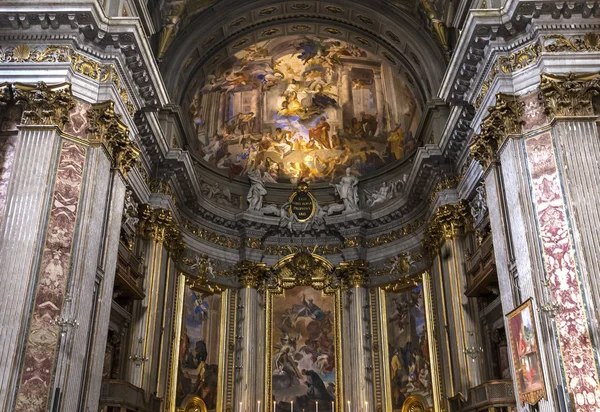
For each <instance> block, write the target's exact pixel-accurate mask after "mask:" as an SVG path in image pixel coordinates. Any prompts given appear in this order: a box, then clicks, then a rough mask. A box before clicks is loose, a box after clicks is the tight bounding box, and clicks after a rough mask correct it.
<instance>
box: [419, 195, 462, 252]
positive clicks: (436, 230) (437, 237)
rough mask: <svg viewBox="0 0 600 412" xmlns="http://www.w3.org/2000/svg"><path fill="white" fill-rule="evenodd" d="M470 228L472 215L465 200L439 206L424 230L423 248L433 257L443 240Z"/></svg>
mask: <svg viewBox="0 0 600 412" xmlns="http://www.w3.org/2000/svg"><path fill="white" fill-rule="evenodd" d="M471 230H473V217H472V216H471V209H470V206H469V203H468V202H467V201H466V200H461V201H460V202H458V203H456V204H448V205H444V206H440V207H438V208H437V210H436V212H435V214H434V215H433V219H432V220H431V222H430V223H429V226H428V227H427V229H426V231H425V236H424V237H423V249H425V250H426V251H427V252H428V253H429V256H431V257H433V256H435V255H436V254H437V252H438V250H439V248H440V246H441V245H442V244H443V242H444V241H445V240H451V239H455V238H457V237H460V236H463V235H464V234H466V233H468V232H469V231H471Z"/></svg>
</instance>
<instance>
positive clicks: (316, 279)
mask: <svg viewBox="0 0 600 412" xmlns="http://www.w3.org/2000/svg"><path fill="white" fill-rule="evenodd" d="M284 259H286V258H284ZM288 259H289V260H290V261H291V262H292V264H293V263H294V262H298V261H299V260H301V259H307V261H309V260H310V261H311V262H323V261H324V259H322V258H321V259H322V261H319V260H316V259H317V257H313V256H310V255H308V254H306V255H304V254H298V255H295V256H294V257H293V258H288ZM319 266H320V265H318V264H317V265H316V270H315V271H314V273H312V274H309V273H306V276H304V277H303V276H302V275H299V276H297V277H296V276H294V272H293V270H292V269H290V266H288V267H284V268H283V270H281V271H280V274H281V275H280V277H279V278H278V280H277V284H276V286H275V287H271V288H269V289H268V290H267V320H268V322H267V348H268V350H267V359H266V361H267V376H268V377H267V381H268V384H267V393H266V396H265V399H270V402H269V404H268V407H269V408H275V409H276V410H277V411H282V412H287V411H292V409H293V410H295V411H302V410H304V411H305V412H315V411H316V410H317V403H318V405H319V406H318V407H319V410H321V411H331V410H338V409H337V408H338V399H339V394H340V393H341V388H340V386H341V363H340V362H339V359H340V350H341V348H340V344H339V336H340V330H339V313H340V310H339V299H340V297H339V290H336V289H331V288H329V287H328V286H327V280H326V278H325V277H323V276H322V274H324V273H326V271H325V270H323V266H320V267H319ZM296 274H297V273H296ZM267 410H272V409H267Z"/></svg>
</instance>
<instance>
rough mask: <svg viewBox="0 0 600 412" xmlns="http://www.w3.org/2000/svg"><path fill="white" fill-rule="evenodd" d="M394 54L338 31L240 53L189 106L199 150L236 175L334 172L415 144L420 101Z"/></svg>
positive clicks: (318, 177) (300, 177)
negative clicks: (391, 58) (393, 64)
mask: <svg viewBox="0 0 600 412" xmlns="http://www.w3.org/2000/svg"><path fill="white" fill-rule="evenodd" d="M395 73H396V71H394V70H392V69H391V68H390V67H389V66H388V63H385V62H383V61H382V60H381V59H380V58H378V57H375V56H373V55H371V54H370V53H368V52H366V51H365V50H363V49H362V48H360V47H358V46H355V45H351V44H349V43H345V42H343V41H340V40H337V39H329V38H323V37H315V36H286V37H282V38H278V39H272V40H269V41H263V42H259V43H257V44H255V45H253V46H250V47H248V48H246V49H244V50H241V51H240V52H238V53H236V54H235V55H234V56H233V57H232V58H231V59H230V60H228V61H227V62H224V63H223V64H222V65H221V66H219V67H218V68H217V69H215V70H214V72H213V73H212V74H210V75H208V76H207V78H206V81H205V83H204V85H203V86H202V87H201V88H199V89H198V90H197V91H196V93H195V95H194V98H193V102H192V104H191V107H190V115H191V117H192V119H193V121H194V123H195V124H196V128H197V138H198V146H199V152H198V155H199V156H200V157H202V158H203V159H204V160H205V161H206V162H208V163H210V164H212V165H213V166H216V167H217V168H219V169H221V170H222V171H223V172H224V173H226V174H227V175H228V176H229V177H230V178H233V177H235V176H238V175H245V174H247V173H248V172H249V171H251V170H254V169H258V170H259V171H260V173H261V177H262V179H263V181H265V182H271V183H276V182H283V183H297V182H300V181H305V182H333V181H335V180H337V178H339V177H340V176H342V175H343V174H344V172H345V170H346V168H348V167H351V168H352V170H353V173H354V174H355V175H365V174H368V173H370V172H372V171H375V170H377V169H378V168H380V167H381V166H383V165H385V164H388V163H391V162H394V161H396V160H400V159H403V158H405V156H407V155H408V154H410V153H412V152H413V151H414V149H416V147H417V146H418V142H417V141H416V140H415V133H416V130H417V127H418V125H419V121H420V117H421V109H420V107H419V105H418V104H417V102H416V100H415V97H414V96H413V95H412V92H411V91H410V90H409V88H408V86H407V84H406V83H404V81H403V80H401V79H399V78H398V77H397V75H396V74H395Z"/></svg>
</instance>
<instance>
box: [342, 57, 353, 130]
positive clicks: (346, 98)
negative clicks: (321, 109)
mask: <svg viewBox="0 0 600 412" xmlns="http://www.w3.org/2000/svg"><path fill="white" fill-rule="evenodd" d="M341 70H342V75H341V80H342V85H341V88H342V89H341V90H340V103H342V125H343V127H349V126H350V125H351V123H352V118H353V117H354V102H353V100H352V81H351V80H350V70H349V69H348V67H345V66H344V67H342V69H341Z"/></svg>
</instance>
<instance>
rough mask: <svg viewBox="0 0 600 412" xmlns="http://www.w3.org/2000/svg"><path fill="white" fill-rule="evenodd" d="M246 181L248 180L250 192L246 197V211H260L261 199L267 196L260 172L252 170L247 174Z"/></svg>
mask: <svg viewBox="0 0 600 412" xmlns="http://www.w3.org/2000/svg"><path fill="white" fill-rule="evenodd" d="M248 179H250V183H251V186H250V190H249V191H248V195H247V196H246V200H247V201H248V210H260V209H261V208H262V204H263V197H264V196H265V195H266V194H267V189H265V185H264V183H263V180H262V176H261V173H260V170H258V169H253V170H251V171H250V172H248Z"/></svg>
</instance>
